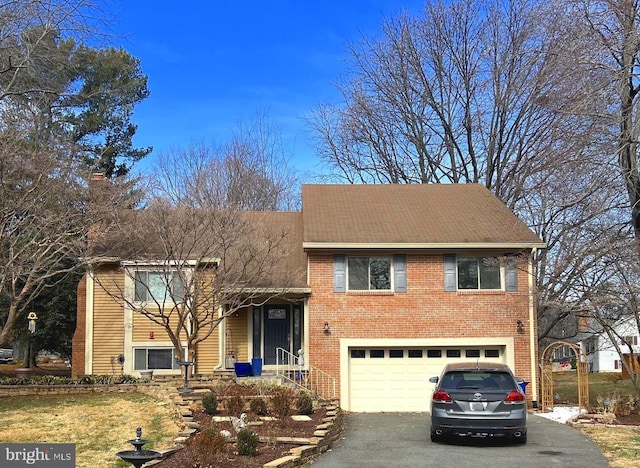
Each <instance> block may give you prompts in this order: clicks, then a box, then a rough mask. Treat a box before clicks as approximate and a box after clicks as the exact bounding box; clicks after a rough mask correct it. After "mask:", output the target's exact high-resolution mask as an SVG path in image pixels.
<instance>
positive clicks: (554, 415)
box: [535, 406, 587, 424]
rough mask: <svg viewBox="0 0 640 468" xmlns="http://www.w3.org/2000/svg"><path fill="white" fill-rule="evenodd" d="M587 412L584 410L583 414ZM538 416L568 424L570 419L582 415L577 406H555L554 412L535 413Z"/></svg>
mask: <svg viewBox="0 0 640 468" xmlns="http://www.w3.org/2000/svg"><path fill="white" fill-rule="evenodd" d="M586 412H587V410H585V409H583V410H582V413H583V414H584V413H586ZM535 414H536V415H537V416H540V417H543V418H547V419H551V420H552V421H556V422H559V423H561V424H566V422H567V421H568V420H569V419H572V418H574V417H576V416H578V415H579V414H580V411H579V408H578V407H577V406H554V407H553V411H547V412H545V413H535Z"/></svg>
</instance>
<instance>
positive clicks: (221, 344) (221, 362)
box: [213, 311, 227, 371]
mask: <svg viewBox="0 0 640 468" xmlns="http://www.w3.org/2000/svg"><path fill="white" fill-rule="evenodd" d="M219 313H222V311H220V312H219ZM226 329H227V321H226V320H223V321H222V322H220V325H218V365H217V366H216V367H215V369H213V370H214V371H216V370H225V369H226V363H225V359H226V357H227V356H226V355H225V352H224V350H225V348H226V343H225V337H226V336H227V334H226Z"/></svg>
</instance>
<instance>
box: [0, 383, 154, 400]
mask: <svg viewBox="0 0 640 468" xmlns="http://www.w3.org/2000/svg"><path fill="white" fill-rule="evenodd" d="M148 385H149V384H147V383H140V384H79V385H73V384H61V385H38V384H32V385H0V397H5V396H32V395H34V396H41V395H71V394H78V393H80V394H83V393H116V392H125V393H132V392H135V391H137V390H139V389H140V388H141V387H142V386H144V387H146V386H148Z"/></svg>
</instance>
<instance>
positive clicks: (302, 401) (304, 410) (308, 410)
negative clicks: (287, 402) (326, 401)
mask: <svg viewBox="0 0 640 468" xmlns="http://www.w3.org/2000/svg"><path fill="white" fill-rule="evenodd" d="M296 410H297V411H298V414H312V413H313V399H312V398H311V395H309V394H308V393H306V392H305V393H301V394H300V396H298V400H297V401H296Z"/></svg>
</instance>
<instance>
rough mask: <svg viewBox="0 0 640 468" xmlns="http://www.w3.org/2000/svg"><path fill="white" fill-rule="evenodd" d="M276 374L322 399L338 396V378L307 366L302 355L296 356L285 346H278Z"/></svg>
mask: <svg viewBox="0 0 640 468" xmlns="http://www.w3.org/2000/svg"><path fill="white" fill-rule="evenodd" d="M276 375H277V376H278V377H280V378H282V379H284V380H285V381H286V382H288V383H290V384H292V385H295V386H296V387H298V388H303V389H305V390H308V391H310V392H311V393H312V394H313V395H314V396H316V397H318V398H320V399H323V400H332V399H335V398H336V395H337V386H338V379H336V378H334V377H332V376H331V375H329V374H328V373H327V372H325V371H323V370H320V369H318V368H317V367H314V366H312V365H309V364H307V365H306V366H305V363H304V360H303V359H302V356H296V355H295V354H293V353H290V352H289V351H287V350H286V349H284V348H276Z"/></svg>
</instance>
